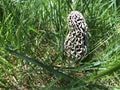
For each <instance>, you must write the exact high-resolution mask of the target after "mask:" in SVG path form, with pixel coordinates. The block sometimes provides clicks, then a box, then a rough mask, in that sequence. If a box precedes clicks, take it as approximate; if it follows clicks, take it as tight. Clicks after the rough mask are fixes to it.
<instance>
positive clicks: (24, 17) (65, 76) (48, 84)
mask: <svg viewBox="0 0 120 90" xmlns="http://www.w3.org/2000/svg"><path fill="white" fill-rule="evenodd" d="M72 10H78V11H80V12H82V13H83V15H84V16H85V19H86V22H87V24H88V27H89V29H88V30H89V35H88V38H89V39H88V53H87V55H86V58H85V59H84V60H82V61H83V62H81V61H79V62H78V63H77V64H75V62H74V61H70V60H69V59H67V58H65V57H64V56H63V43H64V39H65V37H66V35H67V33H68V27H67V20H66V18H67V15H68V13H69V12H70V11H72ZM119 23H120V22H119V11H118V9H117V6H116V2H115V0H112V1H109V0H107V1H104V0H98V1H91V0H88V1H84V0H74V1H73V2H72V0H66V1H64V2H63V1H62V0H33V1H29V0H26V1H23V0H16V1H15V0H6V1H5V0H1V1H0V47H1V48H0V64H1V65H0V72H1V73H0V86H1V88H5V89H39V88H42V89H46V90H47V89H73V90H74V89H75V90H83V89H85V90H86V89H105V90H107V89H109V88H114V87H118V86H119V83H120V79H119V73H120V72H119V68H120V67H119V63H120V62H119V59H120V56H119V54H120V50H119V41H120V39H119V36H120V35H119V33H118V31H119V26H118V25H119ZM6 48H7V50H5V49H6ZM31 58H34V59H31ZM26 61H28V62H29V63H28V62H26ZM113 72H114V73H113ZM110 82H112V83H110Z"/></svg>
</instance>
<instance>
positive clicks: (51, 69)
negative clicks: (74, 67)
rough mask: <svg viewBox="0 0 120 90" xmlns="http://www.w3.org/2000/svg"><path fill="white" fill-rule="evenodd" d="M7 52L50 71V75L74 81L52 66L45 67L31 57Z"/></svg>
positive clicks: (10, 51)
mask: <svg viewBox="0 0 120 90" xmlns="http://www.w3.org/2000/svg"><path fill="white" fill-rule="evenodd" d="M6 50H7V51H8V52H9V53H11V54H12V55H15V56H17V57H19V58H21V59H24V60H26V61H28V62H31V63H32V64H35V65H38V66H39V67H42V68H44V69H46V70H48V71H49V72H50V73H52V74H54V75H56V76H58V77H61V78H64V79H67V80H74V79H73V78H72V77H70V76H68V75H66V74H63V73H61V72H59V71H57V70H55V69H53V68H52V67H51V66H47V65H44V64H43V63H41V62H39V61H37V60H35V59H32V58H29V57H27V56H25V55H23V54H20V53H17V52H16V51H12V50H10V49H6Z"/></svg>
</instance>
